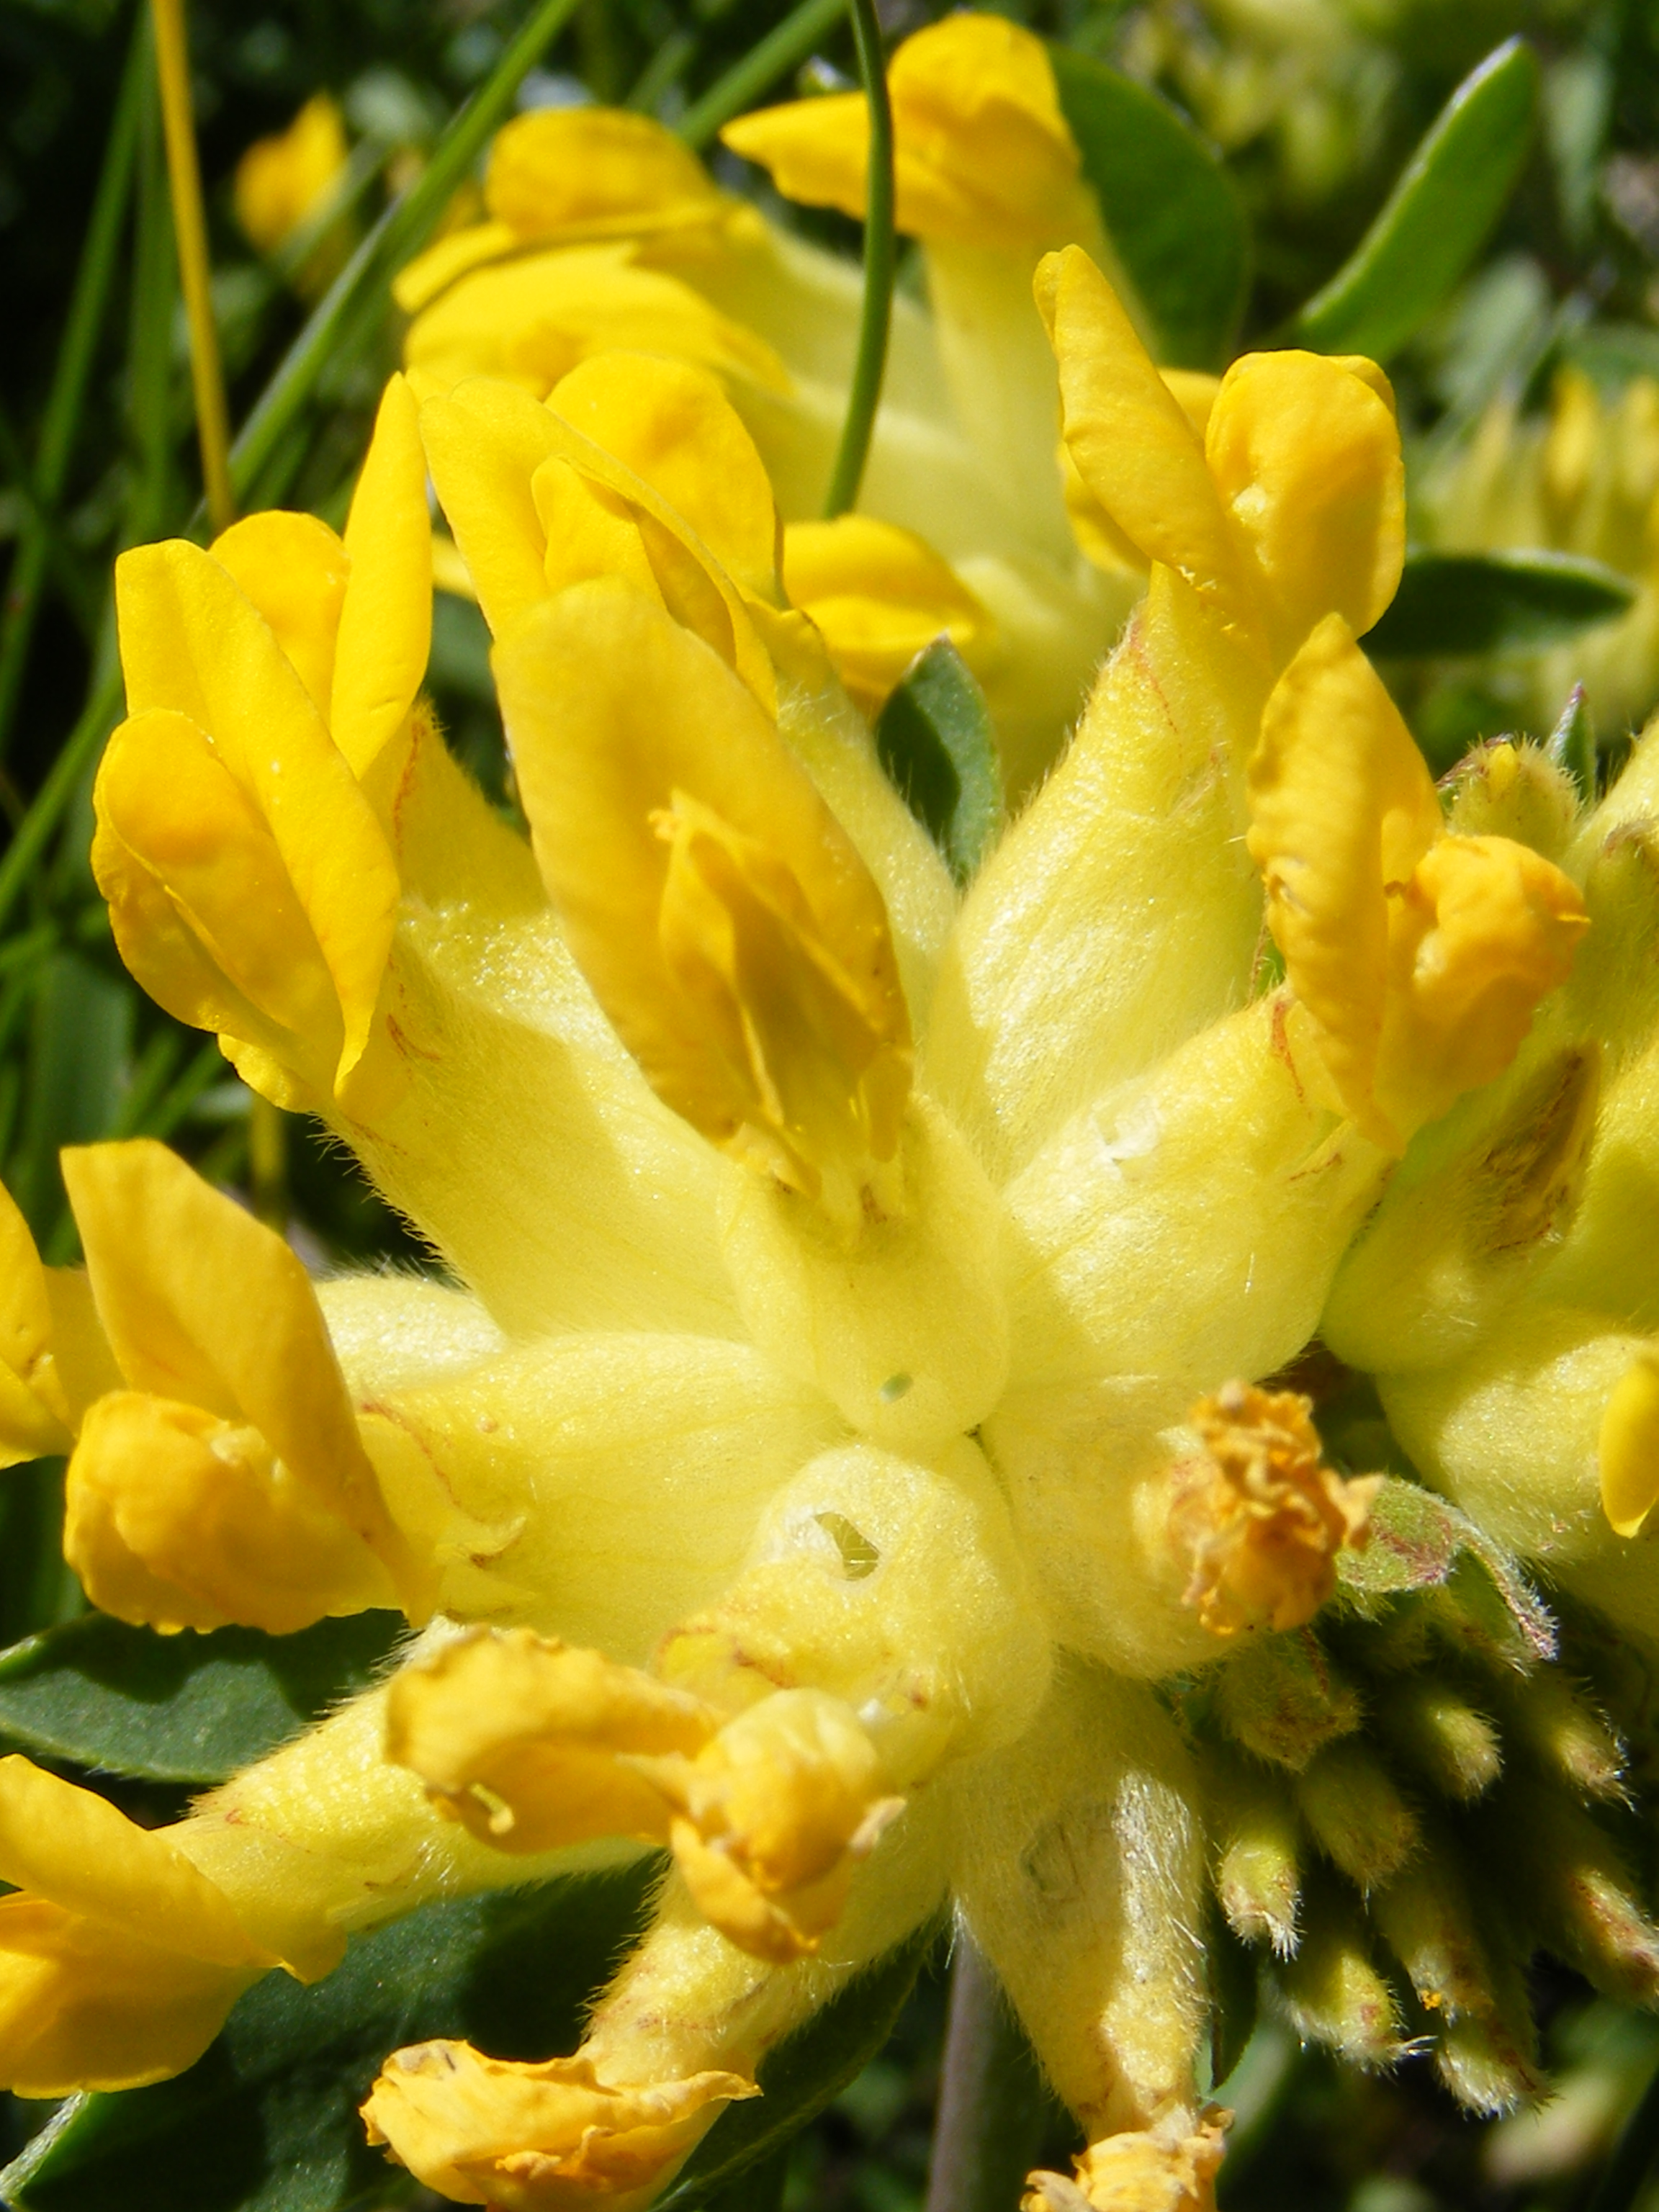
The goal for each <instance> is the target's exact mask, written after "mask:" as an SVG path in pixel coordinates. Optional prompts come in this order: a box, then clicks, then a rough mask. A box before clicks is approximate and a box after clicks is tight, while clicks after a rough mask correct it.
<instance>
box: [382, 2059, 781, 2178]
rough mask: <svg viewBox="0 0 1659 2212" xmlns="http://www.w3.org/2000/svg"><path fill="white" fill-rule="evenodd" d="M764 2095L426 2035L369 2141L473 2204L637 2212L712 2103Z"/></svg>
mask: <svg viewBox="0 0 1659 2212" xmlns="http://www.w3.org/2000/svg"><path fill="white" fill-rule="evenodd" d="M759 2094H760V2092H759V2091H758V2090H757V2088H756V2087H755V2085H754V2083H753V2082H752V2081H745V2080H744V2078H743V2077H742V2075H737V2074H726V2073H713V2072H711V2073H703V2074H693V2075H689V2076H687V2077H686V2078H685V2079H684V2080H683V2081H653V2082H644V2083H635V2084H629V2083H623V2084H620V2085H617V2086H615V2087H613V2086H612V2085H611V2083H609V2082H607V2081H603V2080H601V2079H600V2077H599V2074H598V2072H597V2071H596V2069H595V2068H594V2066H593V2064H592V2062H591V2061H590V2060H588V2059H586V2058H583V2057H580V2055H579V2056H577V2057H574V2058H550V2059H546V2060H544V2062H543V2063H541V2064H540V2065H526V2064H520V2063H514V2062H513V2061H510V2060H507V2059H501V2058H486V2057H484V2056H483V2053H482V2052H480V2051H475V2050H474V2049H473V2048H472V2046H471V2044H467V2043H420V2044H416V2045H413V2046H412V2047H411V2048H410V2049H409V2050H407V2051H394V2052H393V2053H392V2056H391V2057H390V2058H388V2059H387V2061H386V2066H385V2069H384V2070H383V2071H382V2073H381V2075H380V2079H379V2080H378V2081H376V2082H375V2084H374V2089H373V2091H372V2092H371V2093H370V2096H369V2099H368V2103H367V2104H366V2105H365V2106H363V2118H364V2119H365V2120H366V2121H367V2123H368V2139H369V2141H370V2142H372V2143H386V2144H389V2145H390V2147H391V2149H392V2155H393V2156H394V2157H395V2158H396V2159H398V2161H399V2162H400V2163H401V2164H402V2165H404V2166H408V2167H409V2168H410V2171H411V2172H414V2173H416V2175H418V2176H419V2178H420V2179H421V2180H422V2181H423V2182H425V2183H426V2184H427V2185H428V2187H430V2188H435V2189H436V2190H437V2191H439V2192H440V2193H441V2195H443V2196H446V2197H456V2198H459V2201H460V2202H461V2203H464V2204H483V2203H489V2204H491V2205H495V2206H497V2207H499V2208H501V2212H539V2208H543V2207H548V2208H553V2207H559V2206H569V2205H576V2204H580V2203H582V2202H584V2201H592V2200H603V2201H604V2202H605V2203H608V2204H612V2205H615V2206H616V2207H617V2212H628V2208H629V2207H631V2206H633V2205H635V2204H636V2203H643V2202H644V2201H645V2198H646V2197H647V2196H648V2195H649V2194H650V2193H652V2191H653V2190H654V2188H655V2186H656V2185H658V2184H659V2182H660V2181H662V2180H663V2179H666V2176H667V2174H668V2172H670V2171H671V2168H672V2167H673V2166H676V2165H678V2162H679V2161H680V2160H681V2159H683V2158H684V2156H685V2154H686V2153H687V2152H688V2151H689V2150H690V2148H691V2146H692V2144H693V2143H694V2142H696V2139H697V2137H698V2136H700V2135H702V2133H703V2131H704V2130H705V2129H706V2128H707V2127H708V2123H709V2121H710V2119H711V2118H713V2117H714V2114H713V2112H711V2110H710V2109H709V2108H710V2107H711V2106H716V2105H722V2104H726V2103H728V2102H730V2101H731V2100H732V2099H733V2098H740V2097H755V2096H758V2095H759Z"/></svg>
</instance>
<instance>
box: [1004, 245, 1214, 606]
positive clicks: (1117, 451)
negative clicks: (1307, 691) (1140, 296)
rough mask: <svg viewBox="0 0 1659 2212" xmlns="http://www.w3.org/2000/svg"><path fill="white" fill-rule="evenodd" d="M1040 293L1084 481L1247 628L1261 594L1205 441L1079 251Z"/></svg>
mask: <svg viewBox="0 0 1659 2212" xmlns="http://www.w3.org/2000/svg"><path fill="white" fill-rule="evenodd" d="M1036 301H1037V306H1038V307H1039V308H1040V309H1041V311H1042V318H1043V320H1044V322H1045V323H1046V324H1047V325H1048V336H1049V340H1050V343H1052V344H1053V346H1054V355H1055V358H1056V359H1057V361H1058V362H1059V364H1060V406H1061V413H1062V423H1063V428H1064V433H1065V439H1066V446H1067V447H1068V448H1069V449H1070V452H1071V454H1072V457H1073V460H1074V461H1075V463H1076V465H1077V468H1078V471H1079V474H1080V476H1081V477H1082V479H1083V482H1084V484H1085V486H1086V488H1087V489H1088V490H1089V492H1090V493H1091V495H1093V497H1094V498H1095V499H1096V500H1097V501H1098V502H1099V504H1100V506H1101V507H1102V508H1103V510H1104V511H1105V513H1106V514H1107V515H1108V516H1109V518H1110V520H1112V521H1113V522H1114V523H1115V524H1116V526H1117V527H1118V528H1119V529H1120V530H1121V532H1123V534H1124V536H1125V537H1126V538H1127V539H1128V540H1129V542H1130V544H1132V545H1133V547H1135V548H1136V549H1137V550H1139V552H1140V553H1141V555H1142V556H1144V557H1145V558H1146V560H1148V561H1162V562H1164V564H1165V565H1166V567H1169V568H1173V569H1175V570H1176V573H1177V574H1180V575H1182V577H1184V578H1185V579H1186V580H1187V582H1188V583H1189V584H1190V585H1191V586H1193V588H1194V590H1195V591H1196V592H1198V593H1199V594H1200V597H1201V598H1202V599H1205V600H1206V601H1207V602H1208V603H1209V604H1210V605H1214V606H1216V607H1218V609H1219V610H1220V611H1221V612H1222V613H1223V614H1224V615H1225V617H1227V618H1228V619H1229V620H1230V621H1231V622H1233V623H1237V624H1240V625H1248V624H1249V623H1250V622H1251V621H1252V619H1253V617H1254V606H1253V602H1252V595H1251V593H1250V591H1249V582H1248V580H1247V579H1245V578H1244V577H1243V576H1242V575H1241V574H1240V564H1239V561H1238V556H1237V550H1236V548H1235V546H1234V544H1233V540H1232V538H1231V533H1230V532H1229V529H1228V524H1227V518H1226V514H1225V511H1224V508H1223V504H1222V499H1221V495H1220V494H1219V493H1218V490H1217V488H1216V484H1215V482H1214V480H1213V478H1212V476H1211V474H1210V471H1209V467H1208V465H1207V464H1206V459H1205V455H1204V445H1203V441H1202V439H1201V437H1200V434H1199V433H1198V432H1197V431H1196V430H1195V429H1194V426H1193V423H1192V422H1191V420H1190V418H1189V416H1188V413H1187V411H1186V410H1185V409H1184V408H1183V407H1182V404H1181V402H1180V400H1179V399H1177V398H1176V395H1175V393H1174V392H1171V390H1170V386H1169V385H1168V384H1167V383H1166V382H1165V381H1164V378H1163V377H1162V376H1160V375H1159V374H1158V370H1157V368H1155V367H1154V366H1153V363H1152V356H1151V355H1150V354H1149V353H1148V352H1147V350H1146V347H1145V346H1144V345H1143V344H1142V343H1141V341H1140V338H1139V335H1138V333H1137V332H1136V330H1135V327H1134V325H1133V323H1132V322H1131V321H1130V319H1129V318H1128V316H1127V313H1125V312H1124V309H1123V306H1122V303H1121V301H1120V300H1119V299H1118V296H1117V295H1116V293H1115V291H1114V290H1113V289H1112V287H1111V286H1110V285H1109V283H1107V281H1106V279H1105V277H1104V276H1102V275H1101V273H1100V271H1099V270H1098V269H1097V268H1096V266H1095V264H1094V263H1093V262H1092V261H1091V259H1090V258H1089V257H1088V255H1087V254H1086V253H1085V252H1083V251H1082V249H1081V248H1080V247H1079V246H1068V247H1066V251H1065V252H1062V253H1051V254H1049V255H1048V257H1047V258H1045V259H1044V260H1043V262H1042V264H1041V265H1040V266H1039V268H1038V270H1037V272H1036Z"/></svg>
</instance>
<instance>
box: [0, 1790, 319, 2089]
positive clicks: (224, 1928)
mask: <svg viewBox="0 0 1659 2212" xmlns="http://www.w3.org/2000/svg"><path fill="white" fill-rule="evenodd" d="M0 1880H4V1881H9V1882H13V1883H15V1884H16V1885H17V1887H18V1890H19V1892H20V1894H18V1895H15V1896H10V1897H7V1898H4V1899H0V2081H4V2082H5V2083H6V2084H7V2086H8V2087H10V2088H12V2089H13V2090H15V2092H16V2093H19V2094H20V2095H22V2096H28V2097H56V2096H64V2095H67V2094H69V2093H70V2092H72V2091H74V2090H76V2089H122V2088H131V2087H137V2085H138V2084H139V2083H141V2082H145V2081H159V2080H161V2079H162V2078H164V2077H165V2076H166V2075H170V2074H176V2073H179V2072H181V2071H182V2070H183V2069H184V2068H185V2067H186V2066H188V2065H190V2064H191V2063H193V2062H194V2061H195V2059H197V2057H200V2055H201V2053H202V2052H203V2051H204V2050H205V2049H206V2048H207V2046H208V2045H209V2044H210V2042H211V2041H212V2040H213V2038H214V2037H215V2036H216V2034H217V2033H218V2032H219V2028H220V2027H221V2025H222V2022H223V2020H224V2017H225V2015H226V2014H227V2013H228V2011H229V2009H230V2008H231V2006H232V2005H233V2004H234V2002H235V2000H236V1998H237V1997H238V1996H240V1993H241V1991H242V1990H243V1989H244V1988H246V1985H247V1984H248V1983H249V1982H250V1981H252V1979H253V1978H255V1976H256V1975H258V1974H259V1973H261V1972H264V1970H265V1969H267V1968H268V1967H270V1966H276V1965H277V1964H278V1963H279V1961H278V1960H277V1959H276V1957H275V1956H274V1955H273V1954H271V1953H270V1952H268V1951H265V1950H263V1949H262V1948H260V1947H259V1946H258V1944H257V1943H255V1942H253V1941H252V1938H251V1937H250V1936H248V1935H247V1933H246V1930H245V1929H244V1928H243V1926H242V1924H241V1923H240V1920H239V1919H238V1917H237V1916H236V1914H235V1912H234V1911H233V1909H232V1907H231V1905H230V1903H229V1901H228V1899H227V1898H226V1897H225V1896H224V1894H223V1893H222V1891H221V1890H220V1889H218V1888H217V1887H216V1886H215V1884H213V1883H212V1882H210V1881H208V1880H207V1879H206V1877H205V1876H204V1875H201V1874H199V1873H198V1872H197V1869H195V1868H194V1867H193V1866H192V1865H191V1863H190V1862H189V1860H188V1859H186V1858H185V1857H184V1855H183V1854H182V1853H181V1852H180V1851H179V1850H175V1848H174V1847H173V1844H171V1843H169V1842H168V1841H167V1838H166V1837H165V1836H161V1835H158V1834H155V1833H153V1832H151V1831H149V1830H148V1829H144V1828H140V1827H138V1826H136V1825H135V1824H134V1823H133V1822H132V1821H131V1820H128V1819H127V1818H126V1817H125V1814H121V1813H118V1812H117V1811H116V1809H115V1808H114V1807H113V1806H112V1805H111V1804H109V1803H108V1802H106V1800H105V1799H103V1798H101V1797H99V1796H95V1795H94V1793H93V1792H92V1791H91V1790H77V1789H76V1787H75V1786H74V1785H73V1784H70V1783H68V1782H63V1781H60V1780H59V1779H58V1778H57V1777H56V1776H55V1775H51V1774H47V1773H45V1772H43V1771H41V1770H40V1768H39V1767H37V1766H34V1765H31V1763H30V1762H29V1761H28V1760H27V1759H19V1758H11V1759H3V1760H0Z"/></svg>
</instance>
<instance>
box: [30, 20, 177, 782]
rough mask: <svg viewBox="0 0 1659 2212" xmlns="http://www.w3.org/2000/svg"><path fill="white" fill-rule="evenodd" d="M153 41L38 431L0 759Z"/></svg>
mask: <svg viewBox="0 0 1659 2212" xmlns="http://www.w3.org/2000/svg"><path fill="white" fill-rule="evenodd" d="M148 76H149V39H148V38H147V36H146V35H145V33H144V26H143V17H142V16H141V17H140V18H139V20H138V23H137V27H135V29H134V32H133V37H132V44H131V47H130V48H129V50H128V54H127V63H126V68H125V72H124V73H123V76H122V79H121V88H120V91H119V92H118V94H117V95H116V101H115V113H114V116H113V118H112V121H111V124H110V131H109V139H108V143H107V144H106V149H105V153H104V166H103V170H102V173H101V174H100V177H99V179H98V191H97V195H96V197H94V201H93V205H92V221H91V222H90V223H89V224H88V229H87V239H86V244H85V245H84V246H82V249H81V264H80V267H79V269H78V270H76V278H75V293H74V297H73V298H72V299H71V301H70V311H69V319H68V321H67V323H66V324H65V325H64V337H63V343H62V344H61V345H60V346H59V348H58V363H57V367H56V368H55V370H54V372H53V374H52V391H51V392H50V394H49V395H48V397H47V400H46V414H45V416H44V417H43V418H42V422H41V425H40V445H39V447H38V448H37V451H36V454H35V464H34V469H33V482H32V483H29V484H28V485H27V486H26V487H25V489H26V491H27V495H28V497H29V500H30V502H31V510H32V511H31V512H30V513H29V514H28V515H27V518H26V520H25V521H24V524H23V527H22V531H21V534H20V541H19V544H18V547H17V552H16V555H15V560H14V562H13V567H12V571H11V575H10V577H9V580H8V583H7V588H6V616H5V623H4V627H3V629H0V758H3V757H4V752H5V745H6V739H7V738H8V736H9V732H10V727H11V722H12V718H13V716H14V714H15V712H16V709H17V701H18V696H19V694H20V692H21V690H22V684H23V676H24V672H25V671H26V669H27V664H28V653H29V646H30V643H31V641H33V635H34V623H35V617H36V616H37V615H38V614H39V612H40V593H41V587H42V586H43V584H44V582H45V580H46V568H47V564H48V562H49V561H50V559H51V557H52V544H53V535H54V532H55V527H56V518H55V514H54V509H55V508H56V507H57V505H58V501H59V500H60V499H61V498H62V496H63V493H64V484H65V483H66V482H67V480H68V477H69V465H70V458H71V456H72V455H73V453H74V452H75V445H76V435H77V433H78V431H79V429H80V427H81V410H82V406H83V405H84V404H85V401H86V396H87V383H88V378H89V376H90V374H91V372H92V361H93V355H94V351H95V350H96V348H97V344H98V337H99V333H100V331H101V330H102V328H103V325H104V317H105V313H106V310H107V307H108V305H109V296H110V291H111V289H112V285H113V283H114V279H115V274H116V268H117V262H118V247H119V245H120V239H121V229H122V225H123V223H124V222H125V217H126V211H127V200H128V197H129V195H130V192H131V185H132V164H133V152H134V149H135V148H136V146H137V139H138V119H139V117H140V115H141V114H142V112H143V104H144V93H145V88H146V80H147V78H148Z"/></svg>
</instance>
